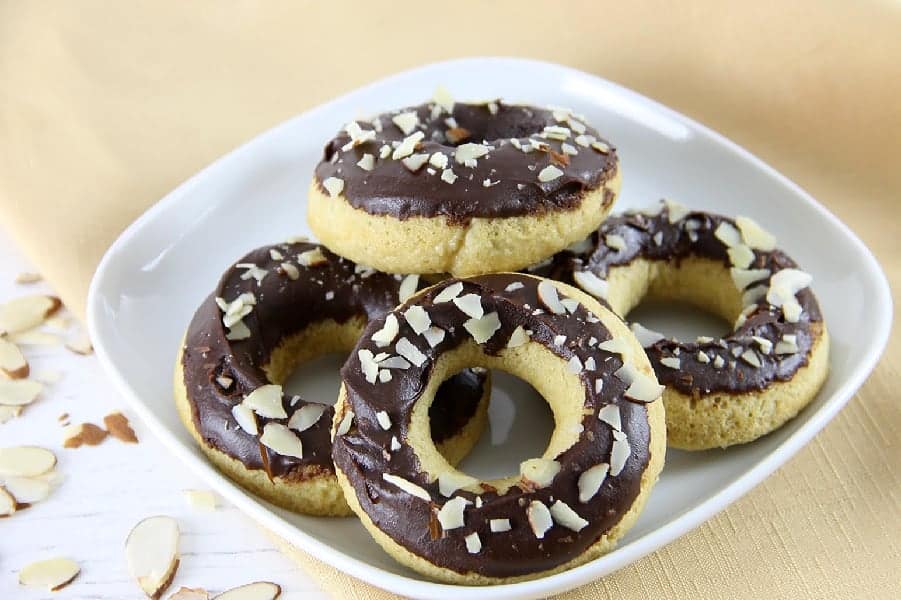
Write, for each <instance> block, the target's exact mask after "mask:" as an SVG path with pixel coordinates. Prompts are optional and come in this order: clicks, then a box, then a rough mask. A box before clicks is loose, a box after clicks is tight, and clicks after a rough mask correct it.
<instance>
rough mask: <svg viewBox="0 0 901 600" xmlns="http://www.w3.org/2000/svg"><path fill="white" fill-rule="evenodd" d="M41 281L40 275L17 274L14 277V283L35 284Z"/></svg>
mask: <svg viewBox="0 0 901 600" xmlns="http://www.w3.org/2000/svg"><path fill="white" fill-rule="evenodd" d="M40 280H41V274H40V273H28V272H24V273H19V274H18V275H16V283H37V282H38V281H40Z"/></svg>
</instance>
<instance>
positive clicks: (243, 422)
mask: <svg viewBox="0 0 901 600" xmlns="http://www.w3.org/2000/svg"><path fill="white" fill-rule="evenodd" d="M232 416H233V417H234V418H235V422H236V423H237V424H238V427H240V428H241V429H242V430H244V432H245V433H248V434H250V435H259V433H260V428H259V427H258V426H257V416H256V414H254V412H253V409H252V408H250V407H249V406H247V405H246V404H235V405H234V406H233V407H232Z"/></svg>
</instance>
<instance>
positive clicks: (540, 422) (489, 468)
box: [431, 369, 554, 479]
mask: <svg viewBox="0 0 901 600" xmlns="http://www.w3.org/2000/svg"><path fill="white" fill-rule="evenodd" d="M435 407H436V405H435V404H432V407H431V408H432V410H434V409H435ZM433 418H434V415H433ZM553 430H554V414H553V413H552V412H551V409H550V406H548V403H547V402H545V400H544V398H542V397H541V394H539V393H538V392H537V391H536V390H535V388H534V387H532V386H531V385H529V383H528V382H527V381H525V380H523V379H520V378H519V377H516V376H515V375H512V374H510V373H507V372H505V371H502V370H500V369H495V370H492V372H491V400H490V403H489V405H488V427H487V428H486V429H484V430H483V431H482V434H481V436H480V437H479V440H478V442H477V443H476V445H475V447H474V448H473V449H472V451H471V452H470V454H469V455H468V456H467V457H466V458H465V459H464V460H463V462H462V463H461V464H460V465H458V469H460V470H462V471H464V472H466V473H468V474H470V475H472V476H473V477H478V478H479V479H500V478H504V477H509V476H511V475H515V474H517V473H518V472H519V465H520V463H522V462H523V461H525V460H527V459H529V458H533V457H536V456H541V454H542V453H543V452H544V449H545V448H547V445H548V443H549V442H550V439H551V434H552V433H553ZM432 441H433V442H434V441H435V440H434V439H433V440H432Z"/></svg>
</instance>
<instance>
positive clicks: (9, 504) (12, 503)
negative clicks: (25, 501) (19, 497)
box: [0, 486, 18, 517]
mask: <svg viewBox="0 0 901 600" xmlns="http://www.w3.org/2000/svg"><path fill="white" fill-rule="evenodd" d="M16 506H18V502H16V499H15V498H14V497H13V496H12V494H10V493H9V492H7V491H6V488H4V487H2V486H0V517H8V516H10V515H11V514H13V513H15V512H16Z"/></svg>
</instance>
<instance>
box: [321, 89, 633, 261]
mask: <svg viewBox="0 0 901 600" xmlns="http://www.w3.org/2000/svg"><path fill="white" fill-rule="evenodd" d="M619 188H620V172H619V161H618V158H617V154H616V150H615V148H613V146H612V145H611V144H610V143H609V142H608V141H606V140H604V139H602V138H601V137H600V135H599V134H598V133H597V131H595V130H594V129H592V128H591V127H589V126H588V125H586V124H585V119H584V117H582V116H579V115H575V114H574V113H572V112H571V111H569V110H565V109H545V108H538V107H534V106H526V105H512V104H504V103H501V102H500V101H496V102H487V103H480V104H474V103H460V102H457V103H455V102H454V101H453V100H451V99H449V97H446V96H439V97H438V99H436V100H434V101H432V102H429V103H425V104H421V105H419V106H414V107H409V108H404V109H400V110H395V111H392V112H387V113H383V114H380V115H379V116H377V117H376V118H374V119H372V121H371V122H369V121H353V122H351V123H349V124H348V125H347V126H346V127H345V128H344V130H343V131H341V132H339V133H338V134H337V135H336V137H334V138H333V139H332V140H330V141H329V142H328V144H327V145H326V146H325V151H324V156H323V159H322V161H321V162H320V163H319V164H318V166H317V167H316V171H315V174H314V177H313V181H312V185H311V187H310V191H309V204H308V221H309V223H310V227H311V228H312V229H313V231H314V232H315V234H316V236H317V237H318V238H319V239H320V240H321V241H322V242H323V243H324V244H325V245H326V246H328V247H329V248H331V249H332V250H333V251H334V252H336V253H337V254H340V255H341V256H345V257H347V258H349V259H351V260H355V261H358V262H362V263H365V264H368V265H372V266H373V267H375V268H377V269H380V270H382V271H387V272H390V273H445V272H446V273H451V274H453V275H456V276H469V275H478V274H480V273H485V272H497V271H508V270H509V271H512V270H517V269H520V268H522V267H525V266H526V265H529V264H531V263H533V262H536V261H538V260H540V259H543V258H545V257H547V256H550V255H552V254H554V253H555V252H557V251H559V250H562V249H563V248H565V247H566V246H567V245H569V244H571V243H573V242H576V241H578V240H581V239H583V238H585V237H586V236H587V235H588V234H589V233H591V231H592V230H594V229H595V228H596V227H597V226H598V225H599V224H600V223H601V221H602V220H603V219H604V217H605V216H606V215H607V213H608V212H609V211H610V208H611V207H612V205H613V201H614V199H615V197H616V194H617V193H618V191H619ZM486 265H488V266H490V268H486Z"/></svg>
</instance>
